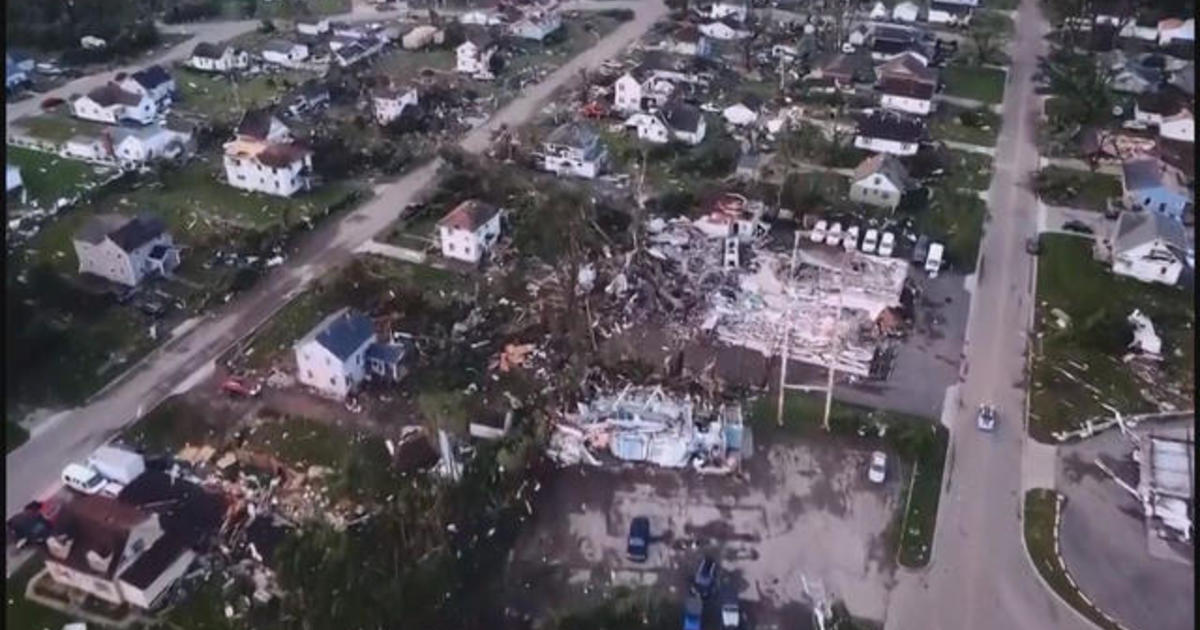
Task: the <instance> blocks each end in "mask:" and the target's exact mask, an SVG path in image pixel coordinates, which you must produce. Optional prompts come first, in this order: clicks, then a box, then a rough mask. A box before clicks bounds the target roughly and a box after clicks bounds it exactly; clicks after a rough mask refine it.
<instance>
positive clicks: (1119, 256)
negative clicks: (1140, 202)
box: [1112, 212, 1188, 285]
mask: <svg viewBox="0 0 1200 630" xmlns="http://www.w3.org/2000/svg"><path fill="white" fill-rule="evenodd" d="M1187 248H1188V245H1187V237H1186V235H1185V234H1184V231H1183V226H1182V225H1181V224H1180V223H1179V222H1178V221H1174V220H1172V219H1171V218H1170V217H1167V216H1165V215H1162V214H1158V213H1156V212H1122V213H1121V216H1120V217H1119V218H1118V219H1117V229H1116V235H1115V236H1114V237H1113V256H1112V271H1113V273H1115V274H1119V275H1122V276H1128V277H1130V278H1135V279H1137V280H1140V281H1142V282H1159V283H1162V284H1167V285H1174V284H1175V283H1176V282H1178V281H1179V275H1180V274H1181V273H1182V272H1183V268H1184V260H1185V257H1186V252H1187Z"/></svg>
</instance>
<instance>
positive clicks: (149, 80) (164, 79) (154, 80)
mask: <svg viewBox="0 0 1200 630" xmlns="http://www.w3.org/2000/svg"><path fill="white" fill-rule="evenodd" d="M121 87H122V88H123V89H125V90H126V91H129V92H134V93H136V94H145V95H146V96H149V97H150V98H151V99H152V100H153V101H154V102H155V103H157V104H158V105H159V106H160V107H162V106H165V105H169V104H170V103H171V101H172V100H174V98H175V87H176V86H175V79H174V78H173V77H172V76H171V74H170V73H169V72H167V71H166V70H164V69H163V67H162V66H160V65H157V64H156V65H153V66H149V67H146V68H142V69H141V70H138V71H137V72H134V73H133V74H131V75H129V76H127V77H125V80H123V81H121Z"/></svg>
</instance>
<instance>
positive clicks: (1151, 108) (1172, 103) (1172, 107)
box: [1137, 90, 1183, 116]
mask: <svg viewBox="0 0 1200 630" xmlns="http://www.w3.org/2000/svg"><path fill="white" fill-rule="evenodd" d="M1137 108H1138V110H1140V111H1143V112H1146V113H1148V114H1158V115H1160V116H1174V115H1175V114H1178V113H1179V112H1181V111H1183V100H1182V99H1181V98H1179V97H1178V96H1176V95H1175V94H1173V93H1171V92H1168V91H1166V90H1158V91H1157V92H1147V93H1145V94H1142V95H1139V96H1138V97H1137Z"/></svg>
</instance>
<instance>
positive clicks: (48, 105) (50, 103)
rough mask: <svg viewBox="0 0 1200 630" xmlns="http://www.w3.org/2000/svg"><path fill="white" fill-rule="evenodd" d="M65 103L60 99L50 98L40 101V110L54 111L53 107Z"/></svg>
mask: <svg viewBox="0 0 1200 630" xmlns="http://www.w3.org/2000/svg"><path fill="white" fill-rule="evenodd" d="M65 103H66V101H64V100H63V99H61V98H59V97H57V96H51V97H48V98H45V99H42V109H54V108H55V107H58V106H59V105H63V104H65Z"/></svg>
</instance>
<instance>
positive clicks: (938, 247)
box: [925, 243, 945, 278]
mask: <svg viewBox="0 0 1200 630" xmlns="http://www.w3.org/2000/svg"><path fill="white" fill-rule="evenodd" d="M943 251H945V247H943V246H942V244H941V243H931V244H930V245H929V257H928V258H926V259H925V271H927V272H928V273H929V277H930V278H936V277H937V275H938V271H939V270H941V268H942V252H943Z"/></svg>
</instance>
